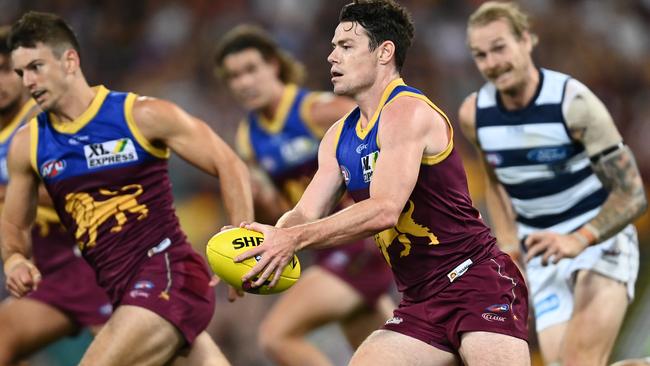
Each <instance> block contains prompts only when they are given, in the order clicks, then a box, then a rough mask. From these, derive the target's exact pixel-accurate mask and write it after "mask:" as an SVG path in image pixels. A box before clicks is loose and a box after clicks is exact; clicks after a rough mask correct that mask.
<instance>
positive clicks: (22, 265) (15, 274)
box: [5, 258, 41, 298]
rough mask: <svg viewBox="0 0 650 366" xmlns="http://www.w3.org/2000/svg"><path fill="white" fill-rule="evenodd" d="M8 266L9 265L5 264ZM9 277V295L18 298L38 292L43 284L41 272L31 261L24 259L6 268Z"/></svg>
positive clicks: (7, 284)
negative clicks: (38, 288) (40, 283)
mask: <svg viewBox="0 0 650 366" xmlns="http://www.w3.org/2000/svg"><path fill="white" fill-rule="evenodd" d="M5 264H7V263H5ZM5 276H6V277H7V283H6V287H7V290H8V291H9V293H10V294H11V295H12V296H14V297H17V298H21V297H23V296H25V295H27V294H28V293H29V292H30V291H32V290H36V288H37V287H38V283H39V282H41V272H39V270H38V268H36V266H35V265H34V263H32V261H30V260H29V259H26V258H23V259H20V260H18V261H16V262H14V263H12V264H11V265H9V266H6V267H5Z"/></svg>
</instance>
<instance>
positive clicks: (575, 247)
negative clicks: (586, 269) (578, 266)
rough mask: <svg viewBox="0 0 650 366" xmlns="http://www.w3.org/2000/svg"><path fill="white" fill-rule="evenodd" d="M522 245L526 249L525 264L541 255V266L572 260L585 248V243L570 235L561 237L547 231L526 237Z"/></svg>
mask: <svg viewBox="0 0 650 366" xmlns="http://www.w3.org/2000/svg"><path fill="white" fill-rule="evenodd" d="M524 245H525V246H526V248H527V249H528V253H526V262H530V260H531V259H533V258H534V257H536V256H538V255H540V254H543V256H542V265H543V266H546V265H547V264H548V263H549V261H550V262H551V263H553V264H556V263H557V262H559V261H560V259H562V258H574V257H576V256H578V254H580V253H581V252H582V251H583V250H585V248H587V245H586V243H583V242H581V241H580V240H578V239H577V238H575V237H574V236H572V235H562V234H557V233H552V232H549V231H540V232H536V233H532V234H530V235H528V237H527V238H526V240H525V241H524Z"/></svg>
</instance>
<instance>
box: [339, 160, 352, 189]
mask: <svg viewBox="0 0 650 366" xmlns="http://www.w3.org/2000/svg"><path fill="white" fill-rule="evenodd" d="M340 168H341V175H342V176H343V180H345V185H346V186H347V185H349V184H350V171H349V170H348V168H346V167H344V166H343V165H341V166H340Z"/></svg>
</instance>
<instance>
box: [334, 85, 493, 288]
mask: <svg viewBox="0 0 650 366" xmlns="http://www.w3.org/2000/svg"><path fill="white" fill-rule="evenodd" d="M400 97H413V98H417V99H420V100H422V101H424V102H426V103H427V104H428V105H429V106H431V108H433V109H434V110H435V111H436V112H438V113H440V114H441V115H442V116H443V117H444V118H445V119H446V120H447V117H446V116H445V114H444V113H443V112H442V111H441V110H440V109H438V107H436V106H435V105H434V104H433V103H432V102H431V101H429V99H427V98H426V97H425V96H424V95H423V94H422V92H420V91H419V90H417V89H415V88H412V87H409V86H406V85H405V84H404V82H403V81H402V79H396V80H394V81H393V82H391V83H390V84H389V85H388V87H387V88H386V90H385V91H384V93H383V96H382V98H381V100H380V103H379V106H378V107H377V110H376V111H375V113H374V115H373V116H372V118H371V119H370V120H369V123H368V125H367V127H366V128H365V129H364V130H362V129H361V125H360V123H359V117H360V113H361V112H360V110H359V108H356V109H354V110H353V111H352V112H351V113H350V114H349V115H348V116H347V117H346V118H345V119H344V120H343V121H342V123H340V124H339V132H338V133H339V135H338V138H337V139H336V140H337V145H336V158H337V160H338V163H339V166H340V168H341V173H342V175H343V178H344V180H345V184H346V187H347V190H348V192H349V193H350V194H351V195H352V198H354V200H355V201H356V202H359V201H362V200H365V199H368V198H369V197H370V193H369V189H370V184H371V182H372V176H373V170H374V168H375V162H376V161H377V159H378V157H379V156H380V154H381V149H380V146H379V141H378V137H377V136H378V130H379V126H380V124H381V111H382V109H383V108H384V107H385V106H386V105H388V104H389V103H391V102H392V101H394V100H395V99H397V98H400ZM447 124H448V125H449V129H450V131H452V134H451V135H452V137H451V138H450V141H449V144H448V145H447V147H446V149H445V150H444V151H443V152H441V153H439V154H436V155H432V156H428V155H425V156H423V157H422V161H421V165H420V171H419V175H418V180H417V183H416V185H415V187H414V188H413V191H412V192H411V195H410V197H409V200H408V202H407V203H406V205H405V206H404V209H403V210H402V214H401V215H400V217H399V219H398V223H397V225H396V226H394V227H392V228H390V229H387V230H384V231H382V232H380V233H379V234H377V235H375V241H376V242H377V245H378V247H379V249H380V250H381V252H382V253H383V255H384V257H385V259H386V261H387V262H388V263H389V265H390V266H391V267H392V270H393V273H394V275H395V280H396V283H397V287H398V290H399V291H400V292H403V296H404V299H405V300H407V301H421V300H424V299H426V298H428V297H431V296H433V295H435V294H436V293H437V292H439V291H441V290H442V289H444V288H445V287H447V286H448V285H449V284H450V283H452V282H453V281H454V280H455V279H456V278H458V276H460V275H462V274H463V273H464V272H465V271H466V270H467V268H468V267H469V266H470V265H471V264H472V263H478V262H480V261H482V260H485V259H487V258H491V257H492V256H493V255H495V253H497V249H496V246H495V239H494V238H493V237H492V236H491V234H490V230H489V229H488V228H487V226H485V224H484V223H483V221H482V220H481V218H480V214H479V212H478V211H477V210H476V209H475V208H474V207H473V206H472V201H471V199H470V196H469V191H468V188H467V179H466V177H465V171H464V169H463V165H462V162H461V159H460V156H459V155H458V154H457V152H456V150H455V149H454V148H453V130H452V127H451V124H450V123H449V121H448V120H447Z"/></svg>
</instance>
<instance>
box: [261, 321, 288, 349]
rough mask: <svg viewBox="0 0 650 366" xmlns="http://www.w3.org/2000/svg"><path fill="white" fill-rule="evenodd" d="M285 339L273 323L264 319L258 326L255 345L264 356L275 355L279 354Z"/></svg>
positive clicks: (283, 334)
mask: <svg viewBox="0 0 650 366" xmlns="http://www.w3.org/2000/svg"><path fill="white" fill-rule="evenodd" d="M285 338H286V334H285V332H283V331H282V330H281V329H280V328H279V327H277V326H276V325H275V323H274V322H273V321H271V320H269V319H265V320H264V321H262V324H260V327H259V329H258V331H257V344H258V345H259V347H260V348H261V349H262V351H264V353H266V354H275V353H277V352H280V348H281V347H282V344H284V339H285Z"/></svg>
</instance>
